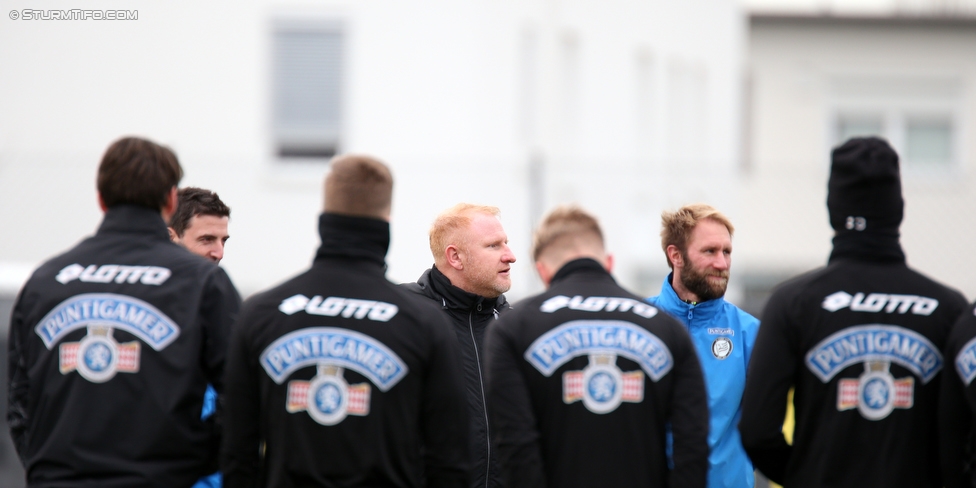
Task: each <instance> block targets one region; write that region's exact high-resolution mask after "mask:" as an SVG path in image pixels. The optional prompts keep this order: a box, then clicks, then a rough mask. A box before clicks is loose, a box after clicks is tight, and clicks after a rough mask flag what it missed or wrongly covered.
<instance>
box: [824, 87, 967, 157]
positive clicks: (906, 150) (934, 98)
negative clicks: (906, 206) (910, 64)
mask: <svg viewBox="0 0 976 488" xmlns="http://www.w3.org/2000/svg"><path fill="white" fill-rule="evenodd" d="M833 89H834V93H833V95H834V110H833V114H834V117H833V122H832V124H833V126H832V132H833V134H832V141H831V144H832V145H834V146H836V145H838V144H841V143H843V142H844V141H846V140H847V139H849V138H851V137H855V136H879V137H882V138H884V139H886V140H888V142H889V143H891V145H892V147H894V149H895V151H897V152H898V154H899V156H900V157H901V161H902V167H903V168H904V169H906V170H922V171H931V170H945V169H948V168H951V167H953V166H954V165H956V164H957V163H958V161H960V160H961V157H960V154H959V152H960V148H961V145H960V144H959V142H960V141H958V138H959V137H958V134H961V133H962V131H961V128H960V120H961V118H960V115H959V107H960V106H961V99H962V96H961V93H962V90H961V88H960V83H958V81H956V80H953V79H918V78H898V77H887V78H886V77H863V78H840V79H835V80H834V86H833Z"/></svg>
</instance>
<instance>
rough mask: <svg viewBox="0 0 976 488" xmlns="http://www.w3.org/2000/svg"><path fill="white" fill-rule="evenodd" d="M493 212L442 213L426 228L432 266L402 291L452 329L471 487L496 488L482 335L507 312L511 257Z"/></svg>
mask: <svg viewBox="0 0 976 488" xmlns="http://www.w3.org/2000/svg"><path fill="white" fill-rule="evenodd" d="M498 214H499V210H498V208H496V207H489V206H478V205H471V204H468V203H461V204H458V205H455V206H454V207H451V208H450V209H448V210H446V211H444V212H443V213H442V214H441V215H439V216H438V217H437V219H436V220H435V221H434V224H433V225H432V226H431V228H430V251H431V254H433V256H434V266H433V267H431V268H430V269H428V270H427V271H424V274H423V275H421V277H420V279H419V280H417V282H416V283H407V284H405V285H404V286H405V287H406V288H407V289H408V290H410V291H412V292H414V293H417V294H419V295H421V296H424V297H427V298H429V299H430V300H432V301H433V302H434V304H436V305H437V307H439V308H441V309H442V310H443V311H444V313H445V314H446V315H447V316H448V317H449V318H450V319H451V322H452V323H453V324H454V332H455V334H456V335H457V340H458V344H459V345H460V348H461V349H460V350H461V368H462V370H463V371H464V382H465V384H464V391H465V393H466V395H467V399H468V400H467V402H468V408H469V413H470V421H471V425H470V432H471V446H470V452H471V455H472V461H473V463H472V476H471V477H472V485H471V486H472V487H474V488H487V487H494V486H497V474H496V473H497V472H498V461H497V456H495V455H494V454H493V453H492V451H491V449H492V447H491V428H490V424H489V420H488V408H487V400H486V398H487V397H486V395H485V381H484V364H483V361H484V358H483V356H484V348H483V342H484V337H485V329H486V328H487V327H488V324H489V323H491V322H492V321H494V320H495V319H497V318H498V316H499V314H501V313H503V312H505V311H506V310H508V309H509V308H510V307H509V305H508V302H506V301H505V295H503V293H505V292H506V291H508V289H509V288H510V287H511V286H512V279H511V276H510V272H511V267H512V263H514V262H515V255H514V254H513V253H512V250H511V249H509V247H508V236H507V235H506V234H505V230H504V229H503V228H502V224H501V222H500V221H499V219H498Z"/></svg>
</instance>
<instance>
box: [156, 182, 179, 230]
mask: <svg viewBox="0 0 976 488" xmlns="http://www.w3.org/2000/svg"><path fill="white" fill-rule="evenodd" d="M177 195H178V194H177V190H176V187H175V186H174V187H173V188H170V189H169V194H168V195H166V204H165V205H163V208H162V209H161V210H160V214H162V216H163V221H165V222H166V224H167V225H169V221H170V219H172V218H173V214H174V213H176V206H177V205H178V204H179V203H180V200H179V197H178V196H177Z"/></svg>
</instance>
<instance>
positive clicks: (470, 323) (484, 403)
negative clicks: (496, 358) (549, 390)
mask: <svg viewBox="0 0 976 488" xmlns="http://www.w3.org/2000/svg"><path fill="white" fill-rule="evenodd" d="M478 310H481V304H480V303H479V304H478ZM468 332H470V333H471V345H472V346H474V359H475V361H477V363H478V380H479V383H480V384H481V405H482V406H483V408H484V411H485V441H486V442H487V444H488V446H487V447H488V456H487V457H486V458H485V460H486V461H487V462H486V463H485V488H487V487H488V482H489V476H488V475H489V474H490V473H491V430H490V428H489V427H488V400H487V398H485V378H484V376H483V375H482V374H481V355H480V354H479V353H478V341H476V340H475V339H474V312H470V313H468Z"/></svg>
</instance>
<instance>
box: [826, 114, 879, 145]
mask: <svg viewBox="0 0 976 488" xmlns="http://www.w3.org/2000/svg"><path fill="white" fill-rule="evenodd" d="M882 120H883V119H882V117H881V115H867V114H840V115H839V116H838V117H837V138H836V141H837V142H838V143H841V142H844V141H846V140H848V139H850V138H852V137H865V136H882V135H883V134H884V128H883V124H882Z"/></svg>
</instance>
